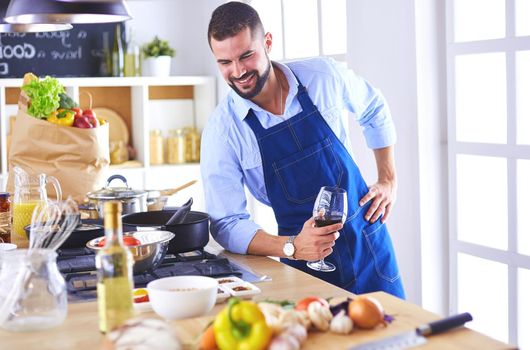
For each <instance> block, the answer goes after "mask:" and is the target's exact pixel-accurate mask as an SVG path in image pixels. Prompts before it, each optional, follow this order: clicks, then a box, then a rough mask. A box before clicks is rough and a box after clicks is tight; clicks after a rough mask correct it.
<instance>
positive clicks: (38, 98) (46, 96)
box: [22, 76, 64, 119]
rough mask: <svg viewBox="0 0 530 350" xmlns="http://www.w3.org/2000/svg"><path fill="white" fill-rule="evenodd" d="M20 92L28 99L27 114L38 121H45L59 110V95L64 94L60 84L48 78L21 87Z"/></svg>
mask: <svg viewBox="0 0 530 350" xmlns="http://www.w3.org/2000/svg"><path fill="white" fill-rule="evenodd" d="M22 90H23V91H24V92H25V93H26V94H27V95H28V97H29V99H30V104H29V107H28V113H29V114H30V115H32V116H33V117H35V118H39V119H46V118H47V117H48V115H50V113H52V112H53V111H55V110H57V109H58V108H59V106H60V104H59V101H60V99H61V98H60V94H61V93H64V87H63V86H62V85H61V83H59V81H58V80H57V79H55V78H52V77H49V76H47V77H45V78H44V79H40V80H33V81H31V82H30V83H29V84H27V85H24V86H22Z"/></svg>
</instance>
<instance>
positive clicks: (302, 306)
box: [294, 296, 329, 311]
mask: <svg viewBox="0 0 530 350" xmlns="http://www.w3.org/2000/svg"><path fill="white" fill-rule="evenodd" d="M313 301H318V302H319V303H320V304H322V305H323V306H325V307H329V304H328V302H327V301H326V299H322V298H319V297H313V296H311V297H307V298H304V299H301V300H299V301H298V302H297V303H296V306H295V307H294V308H295V310H298V311H305V310H307V307H308V306H309V304H311V303H312V302H313Z"/></svg>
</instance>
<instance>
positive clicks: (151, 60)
mask: <svg viewBox="0 0 530 350" xmlns="http://www.w3.org/2000/svg"><path fill="white" fill-rule="evenodd" d="M142 52H143V54H144V59H143V61H142V75H144V76H157V77H160V76H169V72H170V70H171V57H173V56H175V50H174V49H173V48H171V47H170V46H169V43H168V42H167V40H161V39H159V38H158V36H155V38H154V39H153V40H152V41H151V42H149V43H147V44H145V45H144V46H143V47H142Z"/></svg>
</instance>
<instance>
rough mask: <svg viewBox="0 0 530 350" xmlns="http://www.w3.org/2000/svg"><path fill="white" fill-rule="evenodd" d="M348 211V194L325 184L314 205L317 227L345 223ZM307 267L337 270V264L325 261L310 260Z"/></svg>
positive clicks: (318, 269) (325, 270) (320, 269)
mask: <svg viewBox="0 0 530 350" xmlns="http://www.w3.org/2000/svg"><path fill="white" fill-rule="evenodd" d="M347 213H348V195H347V193H346V190H344V189H342V188H339V187H332V186H324V187H322V188H321V189H320V192H319V193H318V196H317V199H316V200H315V205H314V207H313V218H314V219H315V226H316V227H324V226H329V225H333V224H338V223H344V221H345V220H346V215H347ZM307 267H309V268H311V269H313V270H316V271H323V272H331V271H335V269H336V268H335V265H333V264H331V263H329V262H326V261H324V259H322V260H319V261H308V262H307Z"/></svg>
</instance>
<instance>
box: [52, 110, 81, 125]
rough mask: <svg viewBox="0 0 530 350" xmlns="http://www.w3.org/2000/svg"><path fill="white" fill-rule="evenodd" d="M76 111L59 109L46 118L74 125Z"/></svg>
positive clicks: (58, 122) (54, 121) (53, 121)
mask: <svg viewBox="0 0 530 350" xmlns="http://www.w3.org/2000/svg"><path fill="white" fill-rule="evenodd" d="M74 117H75V112H74V111H71V110H69V109H62V108H61V109H58V110H56V111H55V112H52V114H50V115H49V116H48V118H47V119H46V120H47V121H49V122H51V123H54V124H59V125H63V126H72V125H73V124H74Z"/></svg>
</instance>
